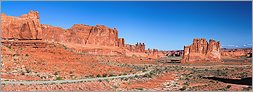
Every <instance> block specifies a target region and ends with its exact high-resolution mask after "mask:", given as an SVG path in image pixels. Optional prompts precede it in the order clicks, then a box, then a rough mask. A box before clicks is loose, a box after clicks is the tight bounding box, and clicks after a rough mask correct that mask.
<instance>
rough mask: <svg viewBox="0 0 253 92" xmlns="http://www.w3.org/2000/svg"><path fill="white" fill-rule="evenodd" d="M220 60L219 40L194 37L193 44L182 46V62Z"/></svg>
mask: <svg viewBox="0 0 253 92" xmlns="http://www.w3.org/2000/svg"><path fill="white" fill-rule="evenodd" d="M208 61H211V62H221V51H220V42H219V41H218V42H216V41H215V40H212V39H210V40H209V43H208V42H207V41H206V39H204V38H195V39H194V40H193V44H191V45H189V46H185V47H184V54H183V59H182V60H181V62H182V63H194V62H208Z"/></svg>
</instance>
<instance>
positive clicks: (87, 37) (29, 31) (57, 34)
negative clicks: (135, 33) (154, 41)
mask: <svg viewBox="0 0 253 92" xmlns="http://www.w3.org/2000/svg"><path fill="white" fill-rule="evenodd" d="M1 17H2V33H3V35H2V38H3V40H6V41H8V40H41V41H42V42H57V43H63V44H65V45H67V46H70V47H71V46H72V47H73V46H74V45H79V47H75V48H73V49H74V50H76V51H78V52H82V51H86V52H89V53H90V54H98V55H129V56H132V55H136V56H141V57H148V58H157V57H159V56H158V54H157V52H158V50H157V49H152V50H151V49H149V50H145V44H144V43H137V44H135V45H130V44H125V39H124V38H118V30H117V29H116V28H113V29H112V28H108V27H106V26H104V25H96V26H88V25H84V24H75V25H73V26H72V27H71V28H69V29H63V28H60V27H55V26H50V25H46V24H40V22H39V18H40V17H39V12H37V11H30V12H29V13H28V14H24V15H22V16H20V17H13V16H7V15H5V14H1ZM2 43H3V42H2ZM23 43H24V42H23ZM23 43H22V44H23ZM10 44H11V43H8V42H5V43H4V45H10ZM15 44H16V45H17V44H18V43H15ZM22 44H21V45H22ZM33 44H35V43H33ZM40 44H41V42H40ZM80 45H81V47H80ZM82 46H86V48H85V50H84V48H82ZM87 47H90V48H94V47H98V48H99V49H89V50H88V51H87ZM100 47H101V48H100ZM102 47H103V48H105V47H106V48H107V49H103V48H102ZM113 52H115V53H113Z"/></svg>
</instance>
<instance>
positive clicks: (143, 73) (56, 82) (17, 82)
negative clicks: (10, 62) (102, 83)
mask: <svg viewBox="0 0 253 92" xmlns="http://www.w3.org/2000/svg"><path fill="white" fill-rule="evenodd" d="M150 72H151V70H150V71H146V72H142V73H136V74H129V75H121V76H112V77H102V78H86V79H78V80H54V81H1V84H24V85H29V84H61V83H78V82H87V81H96V80H107V79H117V78H129V77H134V76H141V75H145V74H148V73H150Z"/></svg>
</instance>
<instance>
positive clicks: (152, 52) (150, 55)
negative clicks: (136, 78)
mask: <svg viewBox="0 0 253 92" xmlns="http://www.w3.org/2000/svg"><path fill="white" fill-rule="evenodd" d="M145 53H146V54H148V56H147V57H148V58H152V59H156V58H158V57H159V55H158V49H148V50H147V51H146V52H145Z"/></svg>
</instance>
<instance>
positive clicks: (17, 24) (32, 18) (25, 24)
mask: <svg viewBox="0 0 253 92" xmlns="http://www.w3.org/2000/svg"><path fill="white" fill-rule="evenodd" d="M39 18H40V17H39V13H38V12H35V11H30V12H29V13H28V14H24V15H22V16H20V17H12V16H6V15H5V14H1V21H2V25H1V28H2V38H3V39H41V36H42V29H41V25H40V22H39Z"/></svg>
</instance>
